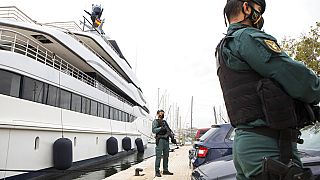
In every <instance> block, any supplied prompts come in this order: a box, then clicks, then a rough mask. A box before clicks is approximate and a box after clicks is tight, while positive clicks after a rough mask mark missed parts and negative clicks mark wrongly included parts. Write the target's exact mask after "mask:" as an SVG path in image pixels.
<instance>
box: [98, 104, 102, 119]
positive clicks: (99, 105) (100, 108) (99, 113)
mask: <svg viewBox="0 0 320 180" xmlns="http://www.w3.org/2000/svg"><path fill="white" fill-rule="evenodd" d="M98 116H99V117H103V104H101V103H98Z"/></svg>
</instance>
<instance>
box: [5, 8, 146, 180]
mask: <svg viewBox="0 0 320 180" xmlns="http://www.w3.org/2000/svg"><path fill="white" fill-rule="evenodd" d="M97 8H98V9H97ZM99 8H100V12H101V13H102V11H101V10H102V9H101V7H100V6H93V11H92V13H91V15H92V16H91V17H95V18H96V19H94V21H93V25H92V26H91V25H90V22H89V21H87V20H86V19H84V22H82V23H83V26H84V27H83V28H80V27H79V26H78V25H77V24H76V23H74V22H59V23H46V24H43V23H42V24H40V23H37V22H36V21H34V20H32V19H31V18H29V17H28V16H27V15H25V14H24V13H23V12H21V11H20V10H19V9H18V8H16V7H1V8H0V137H1V138H0V179H2V178H8V177H18V178H19V177H20V178H22V179H23V177H27V176H25V175H26V173H28V171H39V170H43V169H54V168H57V167H58V169H59V166H60V169H67V168H69V166H68V165H66V166H65V167H61V163H62V164H70V163H71V165H72V167H73V166H75V165H77V164H82V163H85V162H89V161H90V162H92V161H95V160H98V159H101V158H103V159H105V158H108V157H111V155H110V154H108V153H109V150H110V149H111V151H114V150H116V153H117V154H116V155H114V156H117V155H118V156H119V155H122V154H126V153H125V152H126V151H131V150H134V149H138V150H139V147H138V146H139V145H141V144H142V145H143V147H146V144H147V142H148V137H150V136H151V134H152V133H151V124H152V121H151V116H150V115H149V110H148V104H147V102H146V100H145V98H144V96H143V93H142V90H141V88H140V84H139V82H138V80H137V78H136V76H135V74H134V73H133V71H132V69H131V66H130V64H129V63H128V62H127V61H126V59H125V58H124V57H123V55H122V53H121V51H120V48H119V47H118V45H117V43H116V41H114V40H111V39H110V38H108V37H107V36H106V35H105V34H104V33H103V31H102V28H101V27H102V24H103V21H101V20H100V16H101V13H100V14H95V13H97V12H98V11H97V10H99ZM89 14H90V13H89ZM97 20H98V21H97ZM100 23H101V24H100ZM111 137H112V138H111ZM110 139H113V140H114V139H116V140H117V144H116V146H115V144H112V143H111V144H110V145H109V144H107V141H108V140H110ZM124 139H126V140H127V141H124ZM137 139H138V140H140V141H139V142H140V144H136V143H135V142H136V140H137ZM59 140H67V141H68V142H71V145H70V144H69V145H68V143H67V144H63V142H62V144H61V142H60V141H59ZM141 140H142V143H141ZM57 142H58V145H56V144H57ZM112 142H113V143H114V142H115V141H112ZM55 143H56V144H55ZM59 143H60V144H59ZM124 143H125V144H124ZM129 145H130V146H129ZM70 148H71V149H70ZM57 149H58V152H55V151H57ZM68 152H70V153H71V162H64V161H67V160H66V159H68V158H69V159H70V157H69V156H70V154H69V155H68V158H61V157H65V153H68ZM57 156H58V157H57ZM60 156H61V157H60ZM59 157H60V158H59ZM61 159H62V160H61ZM57 161H60V162H57ZM61 161H62V162H61ZM59 163H60V165H59ZM62 166H63V165H62ZM20 170H21V171H20ZM24 171H26V172H24ZM29 174H30V173H29Z"/></svg>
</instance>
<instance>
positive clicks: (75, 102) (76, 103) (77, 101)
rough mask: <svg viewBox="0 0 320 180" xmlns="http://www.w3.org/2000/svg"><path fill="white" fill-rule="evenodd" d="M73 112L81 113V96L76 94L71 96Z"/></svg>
mask: <svg viewBox="0 0 320 180" xmlns="http://www.w3.org/2000/svg"><path fill="white" fill-rule="evenodd" d="M71 110H72V111H76V112H81V96H79V95H77V94H74V93H72V95H71Z"/></svg>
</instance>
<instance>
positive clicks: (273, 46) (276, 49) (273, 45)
mask: <svg viewBox="0 0 320 180" xmlns="http://www.w3.org/2000/svg"><path fill="white" fill-rule="evenodd" d="M264 42H265V43H266V44H267V46H268V47H269V48H270V49H271V50H272V51H274V52H277V53H281V48H280V47H279V46H278V44H277V43H275V42H274V41H271V40H267V39H265V40H264Z"/></svg>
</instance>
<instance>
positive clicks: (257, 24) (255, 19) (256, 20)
mask: <svg viewBox="0 0 320 180" xmlns="http://www.w3.org/2000/svg"><path fill="white" fill-rule="evenodd" d="M249 6H250V7H251V9H252V11H251V14H250V15H249V17H248V18H249V19H250V21H251V22H252V27H254V28H257V29H262V27H263V24H264V19H263V17H262V15H261V13H260V12H259V11H257V10H255V9H254V8H253V6H252V5H250V4H249Z"/></svg>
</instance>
